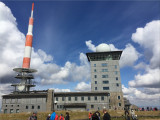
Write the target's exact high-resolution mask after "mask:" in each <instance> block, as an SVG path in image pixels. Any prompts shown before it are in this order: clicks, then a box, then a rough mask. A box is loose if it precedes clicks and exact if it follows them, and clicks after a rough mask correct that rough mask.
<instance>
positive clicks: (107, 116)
mask: <svg viewBox="0 0 160 120" xmlns="http://www.w3.org/2000/svg"><path fill="white" fill-rule="evenodd" d="M103 113H104V116H103V120H111V116H110V114H109V113H108V112H107V109H103Z"/></svg>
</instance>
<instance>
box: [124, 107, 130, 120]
mask: <svg viewBox="0 0 160 120" xmlns="http://www.w3.org/2000/svg"><path fill="white" fill-rule="evenodd" d="M124 114H125V119H126V120H128V119H129V111H128V109H127V108H126V109H125V112H124Z"/></svg>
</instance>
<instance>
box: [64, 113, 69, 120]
mask: <svg viewBox="0 0 160 120" xmlns="http://www.w3.org/2000/svg"><path fill="white" fill-rule="evenodd" d="M65 120H70V118H69V113H68V112H66V117H65Z"/></svg>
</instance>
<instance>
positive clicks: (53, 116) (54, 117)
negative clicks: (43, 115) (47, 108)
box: [50, 110, 58, 120]
mask: <svg viewBox="0 0 160 120" xmlns="http://www.w3.org/2000/svg"><path fill="white" fill-rule="evenodd" d="M50 120H58V115H57V114H56V112H55V111H54V110H53V113H52V114H51V117H50Z"/></svg>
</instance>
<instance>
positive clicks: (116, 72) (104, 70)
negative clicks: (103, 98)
mask: <svg viewBox="0 0 160 120" xmlns="http://www.w3.org/2000/svg"><path fill="white" fill-rule="evenodd" d="M94 72H97V70H96V69H94ZM102 72H108V69H102ZM114 73H115V75H117V74H118V71H115V72H114Z"/></svg>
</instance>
